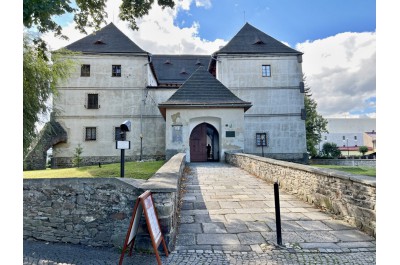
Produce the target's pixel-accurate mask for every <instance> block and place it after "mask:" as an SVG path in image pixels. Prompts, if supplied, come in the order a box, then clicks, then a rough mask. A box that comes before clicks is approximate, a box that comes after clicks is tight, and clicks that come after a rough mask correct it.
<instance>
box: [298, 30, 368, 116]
mask: <svg viewBox="0 0 400 265" xmlns="http://www.w3.org/2000/svg"><path fill="white" fill-rule="evenodd" d="M296 49H297V50H299V51H301V52H303V53H304V55H303V73H304V74H305V75H306V77H307V83H308V85H309V86H310V87H311V92H312V96H313V98H314V99H315V100H316V101H317V103H318V112H319V113H320V114H322V115H323V116H326V117H344V116H347V117H349V116H352V115H351V114H350V113H351V112H353V113H354V112H362V111H363V110H365V109H366V108H368V107H371V104H375V103H374V102H371V98H374V97H376V33H375V32H364V33H353V32H345V33H340V34H337V35H335V36H331V37H328V38H326V39H320V40H315V41H306V42H304V43H300V44H297V45H296ZM375 115H376V114H375V112H373V113H368V114H367V116H369V117H375ZM353 116H360V115H353Z"/></svg>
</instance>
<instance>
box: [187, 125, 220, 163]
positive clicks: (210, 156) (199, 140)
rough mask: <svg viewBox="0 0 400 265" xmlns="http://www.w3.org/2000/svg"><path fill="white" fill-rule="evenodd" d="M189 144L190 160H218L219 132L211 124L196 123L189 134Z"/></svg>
mask: <svg viewBox="0 0 400 265" xmlns="http://www.w3.org/2000/svg"><path fill="white" fill-rule="evenodd" d="M189 145H190V161H191V162H206V161H218V160H219V134H218V131H217V129H215V127H214V126H212V125H211V124H208V123H205V122H203V123H201V124H199V125H197V126H196V127H195V128H194V129H193V131H192V133H191V134H190V138H189Z"/></svg>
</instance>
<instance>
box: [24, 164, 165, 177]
mask: <svg viewBox="0 0 400 265" xmlns="http://www.w3.org/2000/svg"><path fill="white" fill-rule="evenodd" d="M164 163H165V161H151V162H125V171H124V172H125V174H124V175H125V178H135V179H148V178H150V177H151V176H152V175H153V174H154V173H155V172H156V171H157V170H158V169H159V168H160V167H161V166H162V165H163V164H164ZM91 177H120V164H119V163H116V164H107V165H102V166H101V168H99V166H87V167H80V168H63V169H45V170H32V171H24V178H91Z"/></svg>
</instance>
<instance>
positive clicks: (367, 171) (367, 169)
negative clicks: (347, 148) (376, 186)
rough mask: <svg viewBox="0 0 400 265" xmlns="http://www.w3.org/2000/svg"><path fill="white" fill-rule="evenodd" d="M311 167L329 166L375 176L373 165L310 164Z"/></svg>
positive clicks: (348, 171)
mask: <svg viewBox="0 0 400 265" xmlns="http://www.w3.org/2000/svg"><path fill="white" fill-rule="evenodd" d="M312 166H313V167H320V168H330V169H335V170H339V171H344V172H347V173H352V174H357V175H364V176H370V177H376V168H374V167H351V166H336V165H312Z"/></svg>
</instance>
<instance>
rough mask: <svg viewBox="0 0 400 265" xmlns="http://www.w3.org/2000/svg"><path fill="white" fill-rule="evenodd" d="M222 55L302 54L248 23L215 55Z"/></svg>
mask: <svg viewBox="0 0 400 265" xmlns="http://www.w3.org/2000/svg"><path fill="white" fill-rule="evenodd" d="M220 53H227V54H230V53H236V54H238V53H244V54H247V53H252V54H257V53H286V54H302V53H301V52H299V51H296V50H294V49H292V48H290V47H288V46H286V45H285V44H283V43H282V42H280V41H278V40H276V39H274V38H272V37H271V36H269V35H267V34H265V33H264V32H262V31H261V30H259V29H257V28H255V27H253V26H252V25H250V24H249V23H246V24H245V25H244V26H243V27H242V28H241V29H240V31H239V32H238V33H237V34H236V35H235V36H234V37H233V38H232V39H231V40H230V41H229V42H228V44H226V45H225V46H224V47H222V48H221V49H220V50H218V51H217V52H215V54H220Z"/></svg>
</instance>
